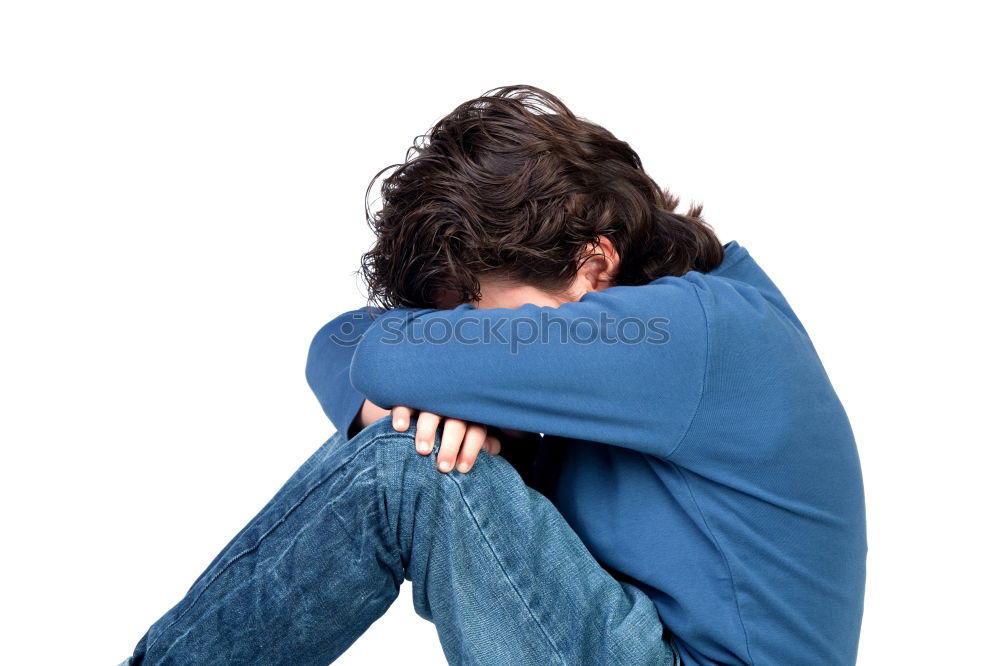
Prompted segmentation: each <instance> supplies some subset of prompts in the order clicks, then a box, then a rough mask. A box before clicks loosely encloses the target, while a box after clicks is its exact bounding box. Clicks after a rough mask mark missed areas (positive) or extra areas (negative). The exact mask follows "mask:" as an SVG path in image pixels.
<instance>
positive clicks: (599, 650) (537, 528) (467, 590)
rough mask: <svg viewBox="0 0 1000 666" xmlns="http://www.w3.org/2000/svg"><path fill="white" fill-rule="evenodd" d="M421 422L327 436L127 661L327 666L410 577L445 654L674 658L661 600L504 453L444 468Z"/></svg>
mask: <svg viewBox="0 0 1000 666" xmlns="http://www.w3.org/2000/svg"><path fill="white" fill-rule="evenodd" d="M415 421H416V419H413V420H412V422H411V426H410V429H409V431H407V432H405V433H401V432H397V431H396V430H394V429H393V428H392V424H391V421H390V418H389V417H385V418H382V419H380V420H378V421H376V422H375V423H372V424H371V425H369V426H368V427H366V428H364V429H363V430H361V431H360V432H359V433H358V434H357V435H355V436H354V437H352V438H351V439H349V440H348V439H347V438H346V437H345V436H344V435H343V434H341V433H336V434H334V435H333V437H331V438H330V439H329V440H327V441H326V443H324V444H323V445H322V446H321V447H320V448H319V449H318V450H317V451H316V452H315V453H314V454H313V455H312V456H311V457H310V458H309V459H308V460H307V461H306V462H305V464H303V465H302V467H301V468H299V469H298V471H296V472H295V474H293V475H292V477H291V478H290V479H289V480H288V481H287V482H286V483H285V485H284V486H282V488H281V490H279V491H278V494H277V495H275V496H274V498H273V499H272V500H271V501H270V502H268V504H267V505H266V506H265V507H264V508H263V510H261V512H260V513H259V514H257V516H256V517H255V518H254V519H253V520H251V521H250V523H249V524H247V525H246V527H244V528H243V529H242V531H240V532H239V534H237V535H236V537H235V538H233V540H232V541H230V542H229V544H228V545H227V546H226V547H225V548H224V549H223V551H222V552H221V553H219V555H218V556H216V558H215V560H214V561H213V562H212V563H211V564H210V565H209V566H208V568H207V569H206V570H205V571H204V573H202V574H201V576H200V577H199V578H198V580H197V581H195V583H194V585H193V586H192V587H191V589H190V590H188V592H187V594H186V596H185V597H184V598H183V599H182V600H181V601H180V602H179V603H178V604H177V605H176V606H174V607H173V608H171V609H170V610H169V611H168V612H167V613H166V614H165V615H164V616H163V617H161V618H160V619H159V620H157V621H156V622H155V623H154V624H153V625H152V626H151V627H150V628H149V631H147V632H146V635H145V636H143V637H142V639H141V640H140V641H139V643H138V644H137V645H136V648H135V652H134V654H133V655H132V656H131V657H129V658H128V659H126V660H125V661H124V662H123V665H131V666H139V665H140V664H143V665H148V666H153V665H154V664H183V665H188V664H198V665H209V664H220V665H222V664H225V665H227V666H232V665H234V664H289V665H294V666H307V665H310V664H316V665H317V666H326V665H327V664H329V663H331V662H333V661H334V660H335V659H336V658H337V657H338V656H340V655H341V654H342V653H343V652H344V651H345V650H347V648H348V647H350V645H351V644H352V643H353V642H354V641H355V640H357V638H358V637H359V636H360V635H361V634H362V633H363V632H364V631H365V630H366V629H367V628H368V627H369V626H370V625H371V623H372V622H374V621H375V620H377V619H378V618H379V617H381V616H382V614H383V613H385V611H386V610H387V609H388V608H389V605H390V604H391V603H392V602H393V601H394V600H395V599H396V597H397V595H398V594H399V587H400V585H401V584H402V582H403V579H404V578H405V579H408V580H411V581H412V582H413V605H414V608H415V610H416V612H417V614H419V615H420V616H421V617H423V618H424V619H427V620H429V621H431V622H433V623H434V625H435V627H436V629H437V632H438V636H439V638H440V640H441V645H442V647H443V649H444V654H445V656H446V658H447V660H448V663H449V664H487V665H493V664H516V665H518V666H529V665H532V664H546V665H547V664H567V665H574V666H575V665H580V664H602V665H604V664H622V665H623V666H624V665H627V666H639V665H642V664H656V665H668V666H674V665H676V664H679V660H678V659H677V657H676V656H675V653H674V651H673V649H672V647H671V644H670V642H669V640H668V639H667V638H665V633H664V630H663V625H662V624H661V622H660V619H659V616H658V615H657V612H656V609H655V607H654V606H653V603H652V601H651V600H650V599H649V597H647V596H646V595H645V594H644V593H643V592H642V591H640V590H639V589H638V588H636V587H634V586H632V585H630V584H629V583H626V582H619V581H617V580H615V578H613V577H612V576H611V574H609V573H608V572H607V571H605V570H604V569H603V568H601V566H600V565H599V564H598V563H597V562H596V561H595V560H594V558H593V557H592V556H591V554H590V552H589V551H588V550H587V548H586V547H585V546H584V545H583V543H582V542H581V541H580V538H579V537H578V536H577V534H576V533H575V532H574V531H573V530H572V529H571V528H570V527H569V525H568V524H567V523H566V522H565V521H564V519H563V517H562V515H561V514H560V513H559V512H558V510H557V509H556V508H555V507H554V506H553V505H552V504H551V502H549V500H548V499H546V498H545V497H544V496H543V495H541V494H540V493H538V492H537V491H535V490H534V489H532V488H530V487H528V486H526V485H525V484H524V481H523V480H522V478H521V477H520V475H519V474H518V473H517V471H516V470H515V469H514V467H513V466H512V465H511V464H510V463H509V462H507V461H506V460H505V459H504V458H503V457H501V456H491V455H489V454H488V453H486V452H481V453H480V455H479V458H478V460H477V461H476V464H475V465H474V466H473V468H472V470H471V471H469V472H468V473H467V474H461V473H459V472H456V471H451V472H449V473H447V474H444V473H441V472H439V471H438V470H437V469H436V468H435V466H434V461H435V458H436V457H437V451H438V448H439V446H440V440H441V433H440V430H439V432H438V434H437V437H436V440H435V442H434V452H433V453H432V454H431V455H427V456H423V455H420V454H419V453H417V451H416V450H415V448H414V434H415V432H416V424H415Z"/></svg>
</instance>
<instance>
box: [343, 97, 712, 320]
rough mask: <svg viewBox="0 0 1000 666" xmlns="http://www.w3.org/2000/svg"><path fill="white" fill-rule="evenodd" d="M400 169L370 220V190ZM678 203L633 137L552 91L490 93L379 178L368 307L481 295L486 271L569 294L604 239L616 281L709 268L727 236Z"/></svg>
mask: <svg viewBox="0 0 1000 666" xmlns="http://www.w3.org/2000/svg"><path fill="white" fill-rule="evenodd" d="M411 158H412V159H411ZM393 167H399V169H397V170H396V171H395V172H394V173H392V174H391V175H390V176H388V177H387V178H386V179H385V180H384V181H383V183H382V187H381V198H382V208H381V210H380V211H378V212H377V213H375V214H374V215H373V214H371V211H370V210H369V208H368V204H367V202H368V198H367V197H368V193H370V192H371V188H372V186H373V185H374V183H375V181H376V180H377V179H378V177H379V176H380V175H381V174H382V173H383V172H384V171H386V169H391V168H393ZM678 203H679V200H678V198H677V197H675V196H674V195H672V194H671V193H670V192H669V191H668V190H666V189H661V188H660V187H659V186H658V185H657V184H656V183H655V182H653V179H652V178H650V177H649V176H648V175H647V174H646V172H645V171H644V170H643V167H642V162H641V161H640V160H639V156H638V155H637V154H636V153H635V151H634V150H632V148H631V147H630V146H629V145H628V143H626V142H624V141H622V140H620V139H618V138H616V137H615V136H614V135H613V134H612V133H611V132H609V131H608V130H606V129H604V128H603V127H601V126H600V125H597V124H595V123H593V122H591V121H589V120H586V119H584V118H579V117H577V116H576V115H574V114H573V113H572V112H571V111H570V110H569V108H567V106H566V105H565V104H564V103H563V102H562V101H561V100H559V99H558V98H557V97H555V96H554V95H552V94H551V93H548V92H546V91H544V90H541V89H539V88H536V87H534V86H530V85H516V86H503V87H499V88H493V89H491V90H489V91H487V92H486V93H484V94H483V95H482V96H480V97H477V98H475V99H471V100H469V101H467V102H465V103H463V104H461V105H459V106H458V107H457V108H456V109H455V110H454V111H452V112H451V113H449V114H448V115H447V116H445V117H444V118H442V119H441V120H439V121H438V122H437V123H436V124H435V125H434V126H433V127H432V128H431V129H430V130H429V131H428V132H427V133H426V134H422V135H418V136H417V137H416V138H415V139H414V144H413V146H412V147H410V148H409V149H408V150H407V154H406V160H405V163H403V164H394V165H390V166H388V167H386V168H385V169H382V170H381V171H379V173H378V174H376V175H375V177H374V178H373V179H372V182H371V183H370V184H369V186H368V192H366V204H365V214H366V220H367V221H368V225H369V226H370V227H371V229H372V230H373V231H374V232H375V237H376V240H375V244H374V245H373V246H372V248H371V249H370V250H369V251H368V252H366V253H365V254H364V255H363V257H362V266H361V269H360V271H358V272H361V273H362V274H363V278H364V280H365V282H366V283H367V285H368V293H369V302H370V304H371V303H374V304H376V305H378V306H381V307H384V308H387V309H391V308H393V307H416V308H427V307H442V306H441V305H438V303H439V302H440V299H441V298H442V297H443V295H445V294H450V295H452V296H453V297H454V296H457V297H458V298H459V300H460V301H461V302H468V301H470V300H478V299H479V297H480V296H481V293H480V291H479V289H480V284H479V278H478V277H477V276H482V275H486V274H489V275H490V276H491V277H494V278H500V279H504V280H510V281H514V282H517V283H521V284H527V285H530V286H533V287H536V288H538V289H542V290H545V291H549V292H550V293H562V292H564V290H565V289H567V288H568V287H569V286H570V284H571V283H572V281H573V278H574V276H575V275H576V272H577V270H578V268H579V266H580V265H582V262H583V261H585V260H586V258H587V257H589V256H592V254H588V252H590V251H591V250H592V248H593V247H594V246H593V244H594V243H596V242H597V237H598V236H602V235H603V236H606V237H607V238H608V240H609V241H610V242H611V243H612V245H613V246H614V247H615V250H616V251H617V252H618V255H619V257H620V265H619V268H618V272H617V274H616V275H615V284H616V285H639V284H646V283H648V282H650V281H652V280H655V279H656V278H659V277H663V276H667V275H675V276H679V275H683V274H684V273H686V272H688V271H690V270H698V271H702V272H707V271H710V270H712V269H713V268H715V267H716V266H718V265H719V263H721V261H722V257H723V248H722V245H721V243H720V242H719V239H718V238H717V237H716V235H715V232H714V231H713V230H712V227H711V226H710V225H709V224H708V223H707V222H705V220H703V219H702V217H701V211H702V206H701V205H700V204H699V205H692V206H691V208H690V210H689V211H688V213H687V215H681V214H679V213H675V212H674V209H675V208H676V207H677V204H678Z"/></svg>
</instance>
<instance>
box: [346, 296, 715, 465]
mask: <svg viewBox="0 0 1000 666" xmlns="http://www.w3.org/2000/svg"><path fill="white" fill-rule="evenodd" d="M698 289H699V287H698V286H696V285H695V284H693V283H692V282H689V281H687V280H685V279H683V278H677V277H665V278H660V279H659V280H655V281H653V282H651V283H649V284H646V285H641V286H616V287H610V288H608V289H605V290H603V291H594V292H589V293H587V294H585V295H584V296H583V297H582V298H581V299H580V300H579V301H575V302H570V303H565V304H563V305H560V306H559V307H547V306H536V305H532V304H528V305H523V306H521V307H519V308H516V309H509V308H485V309H477V308H475V307H473V306H472V305H470V304H463V305H460V306H458V307H457V308H455V309H452V310H434V309H421V308H395V309H393V310H389V311H388V312H387V313H385V314H383V315H382V316H381V317H379V319H378V321H376V322H375V325H374V326H371V327H370V328H369V329H368V330H367V331H366V332H365V334H364V335H363V337H362V339H361V341H360V343H359V344H358V346H357V349H356V351H355V354H354V357H353V360H352V362H351V366H350V372H349V379H350V382H351V383H352V384H353V386H354V387H355V388H356V389H357V390H358V391H360V393H362V394H364V395H365V396H367V397H368V399H369V400H371V401H372V402H373V403H375V404H376V405H379V406H380V407H383V408H386V409H389V408H391V407H392V406H394V405H406V406H409V407H414V408H417V409H419V410H427V411H430V412H434V413H436V414H441V415H443V416H450V417H454V418H461V419H465V420H469V421H477V422H480V423H486V424H490V425H493V426H497V427H502V428H514V429H517V430H523V431H526V432H540V433H545V434H551V435H558V436H561V437H568V438H572V439H583V440H589V441H595V442H602V443H605V444H611V445H614V446H621V447H625V448H629V449H633V450H636V451H641V452H644V453H649V454H652V455H656V456H659V457H661V458H664V459H665V458H667V457H668V456H669V455H670V454H671V453H672V452H673V450H674V449H675V448H676V447H677V445H678V444H679V443H680V442H681V440H682V439H683V437H684V434H685V433H686V431H687V428H688V425H689V424H690V423H691V420H692V419H693V417H694V413H695V410H696V409H697V406H698V403H699V401H700V399H701V394H702V390H703V386H704V375H705V369H706V367H707V353H708V327H707V319H706V317H705V311H704V308H703V307H702V303H701V299H700V298H699V296H698V293H697V290H698Z"/></svg>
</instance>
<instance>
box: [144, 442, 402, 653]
mask: <svg viewBox="0 0 1000 666" xmlns="http://www.w3.org/2000/svg"><path fill="white" fill-rule="evenodd" d="M382 437H383V436H382V435H379V436H376V437H373V438H372V440H371V441H369V442H368V443H366V444H364V445H363V446H361V447H360V448H358V450H357V451H355V452H354V453H352V454H351V457H350V458H348V459H347V460H345V461H344V462H343V463H342V464H340V465H337V467H335V468H334V469H332V470H330V472H329V473H327V474H325V475H324V476H323V478H321V479H319V480H318V481H316V483H314V484H313V485H311V486H309V489H308V490H306V492H304V493H303V494H302V497H300V498H299V499H298V500H297V501H296V502H295V504H293V505H292V506H291V507H289V509H288V510H287V511H285V512H284V513H283V514H282V515H281V517H280V518H279V519H278V520H277V521H275V522H274V524H273V525H271V526H270V527H269V528H267V530H265V531H264V533H263V534H261V535H260V537H259V538H258V539H257V541H256V543H254V544H253V545H252V546H250V547H249V548H245V549H244V550H243V551H241V552H240V553H239V554H237V555H235V556H234V557H233V558H232V559H231V560H229V561H228V562H227V563H226V564H225V565H224V566H223V567H222V568H221V569H220V570H219V571H218V572H217V573H216V574H215V575H214V576H212V577H211V579H209V580H208V581H207V582H206V583H205V585H204V586H202V589H201V591H200V592H199V593H198V595H197V596H196V597H195V598H194V599H192V600H191V602H190V603H189V604H188V605H187V607H186V608H185V609H184V610H183V611H181V612H180V613H179V614H178V615H177V617H175V618H174V619H173V621H172V622H171V623H170V624H168V625H167V626H166V627H164V628H163V630H162V631H161V632H160V633H159V634H158V635H157V636H156V638H155V639H154V640H153V641H152V642H151V643H149V645H147V646H146V651H147V653H148V652H149V651H150V650H151V649H152V648H153V646H154V645H156V643H157V642H158V641H159V640H160V638H161V637H162V636H163V635H164V634H166V633H167V632H168V631H169V630H170V629H171V628H172V627H173V626H174V625H175V624H177V623H178V622H179V621H180V620H181V619H182V618H183V617H184V616H185V615H187V613H188V611H190V610H191V609H192V608H193V607H194V605H195V604H196V603H198V600H199V599H201V597H202V595H204V594H205V592H206V591H207V590H208V588H209V587H210V586H211V585H212V583H214V582H215V581H216V580H218V579H219V577H220V576H221V575H222V574H224V573H226V571H228V570H229V568H230V567H232V566H233V565H234V564H235V563H236V562H238V561H239V560H241V559H242V558H244V557H245V556H247V555H249V554H250V553H252V552H254V551H255V550H257V549H258V548H259V547H260V545H261V543H263V541H264V539H266V538H267V537H268V536H270V535H271V534H272V533H273V532H274V530H276V529H277V528H278V527H279V526H280V525H282V524H283V523H284V522H285V520H286V519H287V518H288V517H289V516H290V515H291V514H292V512H294V511H295V510H296V509H298V508H299V507H300V506H301V505H302V503H303V502H305V501H306V499H307V498H308V497H309V496H310V495H311V494H312V493H313V492H314V491H315V490H316V489H317V488H319V487H320V486H321V485H323V484H324V483H325V482H326V481H327V480H328V479H329V478H330V477H331V476H333V475H334V474H335V473H336V472H339V471H340V470H341V469H343V468H344V467H345V466H346V465H348V464H350V463H351V462H352V461H353V460H354V459H355V458H356V457H357V456H358V455H359V454H360V453H361V452H362V451H364V450H365V449H366V448H368V447H369V446H371V444H372V443H373V442H376V441H378V439H381V438H382ZM327 441H329V440H327Z"/></svg>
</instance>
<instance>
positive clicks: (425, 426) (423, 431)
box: [416, 412, 441, 454]
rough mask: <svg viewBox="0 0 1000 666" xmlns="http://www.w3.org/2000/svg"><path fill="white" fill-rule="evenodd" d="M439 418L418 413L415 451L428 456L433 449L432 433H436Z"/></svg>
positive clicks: (430, 414) (426, 413)
mask: <svg viewBox="0 0 1000 666" xmlns="http://www.w3.org/2000/svg"><path fill="white" fill-rule="evenodd" d="M440 422H441V417H440V416H438V415H437V414H432V413H430V412H420V415H419V416H417V435H416V442H417V451H419V452H420V453H423V454H428V453H430V452H431V449H433V448H434V433H436V432H437V429H438V424H439V423H440Z"/></svg>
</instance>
